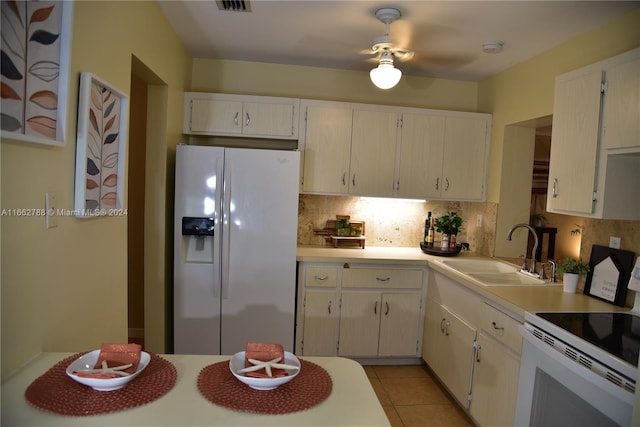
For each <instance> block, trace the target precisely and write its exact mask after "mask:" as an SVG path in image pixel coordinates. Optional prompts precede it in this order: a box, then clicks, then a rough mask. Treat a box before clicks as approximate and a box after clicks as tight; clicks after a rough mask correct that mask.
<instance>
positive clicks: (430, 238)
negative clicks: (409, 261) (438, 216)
mask: <svg viewBox="0 0 640 427" xmlns="http://www.w3.org/2000/svg"><path fill="white" fill-rule="evenodd" d="M428 216H429V230H428V231H427V246H429V247H430V248H432V247H433V243H434V238H435V235H436V230H435V228H434V227H433V218H432V217H431V212H429V214H428Z"/></svg>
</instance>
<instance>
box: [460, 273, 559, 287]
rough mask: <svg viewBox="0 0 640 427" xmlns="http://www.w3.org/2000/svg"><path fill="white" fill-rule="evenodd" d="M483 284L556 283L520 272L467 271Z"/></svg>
mask: <svg viewBox="0 0 640 427" xmlns="http://www.w3.org/2000/svg"><path fill="white" fill-rule="evenodd" d="M466 274H467V276H469V277H471V278H472V279H475V280H477V281H478V282H480V284H481V285H483V286H523V285H556V284H555V283H547V282H545V281H544V280H541V279H538V278H535V277H531V276H527V275H526V274H522V273H520V272H517V271H515V272H512V273H466Z"/></svg>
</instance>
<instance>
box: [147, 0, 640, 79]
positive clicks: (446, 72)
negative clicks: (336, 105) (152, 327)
mask: <svg viewBox="0 0 640 427" xmlns="http://www.w3.org/2000/svg"><path fill="white" fill-rule="evenodd" d="M159 4H160V7H161V8H162V10H163V11H164V13H165V15H166V16H167V18H168V19H169V21H170V22H171V24H172V25H173V27H174V28H175V30H176V32H177V34H178V36H179V37H180V38H181V39H182V40H183V42H184V43H185V45H186V46H187V49H188V50H189V52H190V53H191V54H192V55H193V56H194V57H196V58H214V59H230V60H241V61H258V62H269V63H279V64H292V65H308V66H316V67H329V68H340V69H348V70H361V71H366V70H369V69H371V68H373V67H374V66H375V62H372V61H371V60H369V61H367V59H371V58H372V57H371V56H370V55H365V54H364V53H363V52H362V51H363V50H365V49H368V48H370V47H371V45H372V42H373V40H374V39H375V38H376V37H377V36H380V35H383V34H384V24H383V23H381V22H380V21H378V20H377V19H376V17H375V11H376V10H377V9H378V8H381V7H395V8H397V9H399V10H400V11H401V13H402V17H401V18H400V19H399V20H398V21H396V22H394V23H392V24H391V31H390V33H391V36H393V37H395V38H396V40H397V41H398V42H399V43H400V44H402V45H404V46H406V47H408V48H410V49H413V50H415V51H416V55H415V56H414V58H413V59H411V60H410V61H407V62H402V63H399V62H398V61H396V66H397V67H398V68H400V69H402V71H403V72H404V73H405V74H411V75H419V76H430V77H439V78H448V79H456V80H472V81H475V80H481V79H483V78H486V77H488V76H491V75H494V74H496V73H498V72H500V71H502V70H504V69H507V68H509V67H511V66H513V65H515V64H518V63H520V62H523V61H525V60H527V59H529V58H532V57H534V56H536V55H537V54H539V53H541V52H544V51H546V50H548V49H551V48H553V47H554V46H557V45H559V44H561V43H563V42H564V41H566V40H568V39H571V38H572V37H575V36H577V35H579V34H582V33H584V32H587V31H589V30H591V29H593V28H596V27H598V26H600V25H603V24H604V23H606V22H608V21H610V20H612V19H614V18H617V17H619V16H621V15H623V14H624V13H626V12H628V11H630V10H632V9H634V8H638V7H640V1H454V0H449V1H391V0H390V1H368V0H351V1H329V0H322V1H302V0H298V1H292V0H290V1H270V0H251V1H250V8H251V11H250V12H232V11H221V10H219V9H218V7H217V5H216V2H215V1H214V0H199V1H159ZM638 25H640V22H639V23H638ZM495 40H500V41H503V42H504V50H503V52H502V53H500V54H488V53H483V52H482V47H481V45H482V43H483V42H488V41H495Z"/></svg>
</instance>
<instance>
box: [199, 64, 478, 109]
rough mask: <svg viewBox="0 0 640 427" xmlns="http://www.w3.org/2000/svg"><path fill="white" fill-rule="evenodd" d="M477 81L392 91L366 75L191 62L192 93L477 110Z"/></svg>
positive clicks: (406, 84) (416, 83)
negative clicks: (379, 86)
mask: <svg viewBox="0 0 640 427" xmlns="http://www.w3.org/2000/svg"><path fill="white" fill-rule="evenodd" d="M477 87H478V84H477V83H476V82H466V81H457V80H443V79H434V78H425V77H411V76H404V77H402V80H400V83H398V85H397V86H396V87H395V88H394V89H393V90H391V91H385V90H381V89H378V88H376V87H375V86H373V84H372V83H371V81H370V80H369V74H368V72H361V71H345V70H335V69H329V68H318V67H303V66H292V65H282V64H266V63H259V62H243V61H221V60H212V59H194V61H193V77H192V82H191V90H192V91H194V92H226V93H236V94H250V95H271V96H285V97H292V98H308V99H323V100H331V101H348V102H361V103H370V104H385V105H402V106H407V107H422V108H436V109H442V110H458V111H472V112H475V111H476V106H477V96H478V90H477Z"/></svg>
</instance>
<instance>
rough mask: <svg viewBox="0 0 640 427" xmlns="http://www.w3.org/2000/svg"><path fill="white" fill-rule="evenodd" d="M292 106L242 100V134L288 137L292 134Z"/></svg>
mask: <svg viewBox="0 0 640 427" xmlns="http://www.w3.org/2000/svg"><path fill="white" fill-rule="evenodd" d="M293 117H294V106H293V105H292V104H274V103H261V102H244V103H243V112H242V133H243V134H244V135H255V136H273V137H290V136H292V135H293V129H294V126H293Z"/></svg>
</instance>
